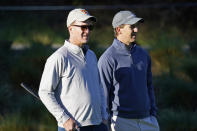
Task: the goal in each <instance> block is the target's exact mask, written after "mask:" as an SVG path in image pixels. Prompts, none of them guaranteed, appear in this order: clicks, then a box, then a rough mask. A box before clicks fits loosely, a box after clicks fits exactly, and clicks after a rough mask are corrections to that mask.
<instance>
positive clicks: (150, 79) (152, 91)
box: [147, 57, 157, 116]
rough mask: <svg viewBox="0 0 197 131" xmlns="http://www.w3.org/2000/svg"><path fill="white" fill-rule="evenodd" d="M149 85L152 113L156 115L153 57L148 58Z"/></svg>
mask: <svg viewBox="0 0 197 131" xmlns="http://www.w3.org/2000/svg"><path fill="white" fill-rule="evenodd" d="M147 87H148V94H149V98H150V102H151V110H150V114H151V115H153V116H156V113H157V107H156V103H155V96H154V88H153V84H152V71H151V58H150V57H149V59H148V70H147Z"/></svg>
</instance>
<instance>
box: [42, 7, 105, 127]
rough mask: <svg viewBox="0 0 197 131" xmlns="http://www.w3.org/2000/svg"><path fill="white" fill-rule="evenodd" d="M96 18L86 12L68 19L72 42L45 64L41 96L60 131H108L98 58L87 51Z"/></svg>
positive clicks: (78, 12) (76, 11)
mask: <svg viewBox="0 0 197 131" xmlns="http://www.w3.org/2000/svg"><path fill="white" fill-rule="evenodd" d="M95 22H96V18H95V17H94V16H91V15H90V14H89V13H88V12H87V11H86V10H85V9H74V10H72V11H71V12H70V13H69V15H68V18H67V27H68V31H69V34H70V37H69V40H65V43H64V45H63V46H62V47H60V48H59V49H58V50H57V51H56V52H54V53H53V54H52V55H51V56H50V57H49V58H48V59H47V61H46V64H45V68H44V71H43V74H42V78H41V82H40V88H39V96H40V98H41V100H42V102H43V103H44V105H45V106H46V108H47V109H48V110H49V112H50V113H51V114H52V115H53V116H54V117H55V118H56V120H57V122H58V131H65V130H66V131H73V130H75V129H80V131H107V127H106V125H105V124H103V123H105V122H106V120H107V119H108V114H107V112H106V103H105V100H104V94H103V88H102V86H101V84H100V79H99V73H98V68H97V58H96V56H95V54H94V52H93V51H91V50H90V49H88V46H87V45H86V43H87V42H88V38H89V34H90V31H91V30H92V27H93V24H94V23H95Z"/></svg>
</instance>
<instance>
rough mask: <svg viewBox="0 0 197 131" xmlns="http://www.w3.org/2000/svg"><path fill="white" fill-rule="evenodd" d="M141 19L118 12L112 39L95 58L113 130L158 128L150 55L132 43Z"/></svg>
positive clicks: (113, 24)
mask: <svg viewBox="0 0 197 131" xmlns="http://www.w3.org/2000/svg"><path fill="white" fill-rule="evenodd" d="M141 22H143V19H142V18H138V17H136V16H135V14H133V13H132V12H130V11H120V12H118V13H117V14H116V15H115V16H114V18H113V21H112V26H113V28H114V33H115V38H114V41H113V43H112V45H111V46H110V47H109V48H108V49H107V50H106V51H105V52H104V54H103V55H102V56H101V57H100V59H99V62H98V67H99V73H100V77H101V82H102V84H103V87H104V90H105V96H106V100H107V103H108V109H109V112H110V114H111V130H112V131H159V125H158V122H157V119H156V117H155V116H156V112H157V108H156V105H155V97H154V89H153V85H152V72H151V58H150V56H149V55H148V53H147V52H146V51H145V50H144V49H142V48H141V47H140V46H138V45H136V43H135V39H136V33H137V32H138V27H137V24H138V23H141Z"/></svg>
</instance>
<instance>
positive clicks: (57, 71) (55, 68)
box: [38, 54, 70, 125]
mask: <svg viewBox="0 0 197 131" xmlns="http://www.w3.org/2000/svg"><path fill="white" fill-rule="evenodd" d="M63 67H64V61H63V57H62V56H60V55H58V54H53V55H52V56H51V57H49V58H48V59H47V62H46V64H45V68H44V71H43V74H42V78H41V82H40V87H39V92H38V93H39V97H40V99H41V101H42V102H43V104H44V105H45V106H46V108H47V109H48V110H49V112H50V113H51V114H52V115H53V116H54V117H55V118H56V120H57V121H58V123H61V124H62V125H63V124H64V123H65V122H66V121H67V120H68V119H69V118H70V117H69V116H68V113H67V112H66V111H65V110H64V109H63V108H62V107H61V105H60V104H59V103H58V101H57V99H56V97H55V93H54V91H55V89H56V88H57V86H58V83H59V81H60V78H61V75H62V70H63Z"/></svg>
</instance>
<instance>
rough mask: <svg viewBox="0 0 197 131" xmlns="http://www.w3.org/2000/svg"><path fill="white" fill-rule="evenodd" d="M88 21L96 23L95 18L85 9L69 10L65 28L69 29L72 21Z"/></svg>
mask: <svg viewBox="0 0 197 131" xmlns="http://www.w3.org/2000/svg"><path fill="white" fill-rule="evenodd" d="M88 19H90V20H91V21H93V22H96V17H94V16H91V15H90V14H89V13H88V11H86V10H85V9H81V8H79V9H74V10H71V11H70V12H69V14H68V17H67V27H69V26H70V25H71V24H72V23H73V22H74V21H86V20H88Z"/></svg>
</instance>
